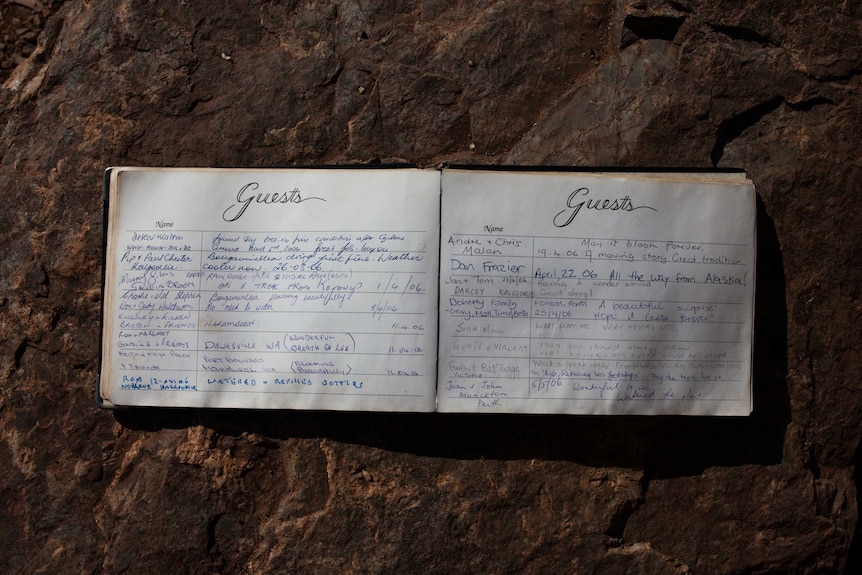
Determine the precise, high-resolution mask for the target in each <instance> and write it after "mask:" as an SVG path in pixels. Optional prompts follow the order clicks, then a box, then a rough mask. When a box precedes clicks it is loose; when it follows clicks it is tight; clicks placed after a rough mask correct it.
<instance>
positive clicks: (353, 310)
mask: <svg viewBox="0 0 862 575" xmlns="http://www.w3.org/2000/svg"><path fill="white" fill-rule="evenodd" d="M110 177H111V186H110V190H111V193H110V197H109V199H108V201H109V205H110V210H109V214H110V215H109V221H108V241H107V252H106V279H105V281H106V288H107V289H106V297H105V302H104V317H103V321H104V323H105V330H106V334H107V336H106V339H105V343H104V348H103V363H102V371H101V383H100V390H101V395H102V399H103V400H104V401H105V402H106V403H107V404H109V405H111V404H113V405H127V406H134V405H154V406H197V407H253V408H302V409H343V410H390V411H433V410H434V408H435V384H436V346H437V286H438V282H437V279H438V278H437V271H438V241H439V225H440V222H439V199H440V195H439V194H440V189H439V185H440V174H439V172H437V171H423V170H415V169H398V170H385V169H381V170H365V169H363V170H355V169H354V170H350V169H341V170H339V169H335V170H313V169H309V170H256V171H255V170H171V169H156V170H153V169H147V170H137V169H127V168H120V169H114V170H113V171H112V172H111V174H110Z"/></svg>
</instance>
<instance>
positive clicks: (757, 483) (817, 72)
mask: <svg viewBox="0 0 862 575" xmlns="http://www.w3.org/2000/svg"><path fill="white" fill-rule="evenodd" d="M860 51H862V6H860V4H859V3H857V2H846V1H845V2H833V1H826V0H821V1H819V2H818V1H816V0H798V1H793V2H774V1H772V0H753V1H752V0H745V1H743V0H735V1H728V2H708V1H706V0H668V1H667V2H666V3H665V2H661V1H657V0H638V1H636V2H634V3H632V4H627V3H625V2H617V3H613V2H603V1H598V0H582V1H576V2H554V1H551V0H541V1H536V2H519V1H516V0H507V1H501V2H496V3H488V2H479V1H469V0H456V1H446V2H444V1H441V0H426V1H420V0H414V1H410V0H403V1H396V0H387V1H381V2H378V1H371V0H358V1H347V0H345V1H336V2H327V1H314V0H312V1H305V0H303V1H288V2H271V1H266V2H261V1H253V2H248V3H246V2H233V1H227V0H214V1H210V2H200V1H198V0H153V1H148V2H144V1H137V0H135V1H133V0H126V1H108V0H88V1H71V0H70V1H69V2H67V3H66V4H65V5H63V7H62V9H61V10H60V11H59V12H58V13H56V14H55V15H53V16H52V17H51V18H50V19H49V20H48V22H47V24H46V27H45V29H44V31H43V33H42V35H41V36H40V38H39V41H38V45H37V47H36V48H35V50H34V51H33V54H32V55H31V56H30V57H29V59H27V60H26V61H25V62H23V63H22V64H21V65H20V66H19V67H18V68H17V69H16V70H15V71H14V73H13V74H12V75H11V76H10V77H9V79H8V80H7V81H6V82H5V83H4V84H3V87H2V90H0V156H2V160H0V190H2V193H3V208H2V210H0V246H2V252H0V342H2V343H0V502H2V506H0V549H2V551H0V572H3V573H64V572H68V573H101V572H106V573H113V572H124V573H171V572H176V573H179V572H183V573H294V572H295V573H307V572H316V573H351V572H357V573H363V572H375V573H517V572H524V573H598V574H620V573H621V574H635V573H667V574H683V573H697V574H701V573H703V574H728V575H729V574H740V575H742V574H764V573H803V574H828V573H844V572H848V573H855V572H860V571H862V562H860V559H862V554H860V550H862V534H860V533H859V532H858V531H857V519H858V503H857V499H858V497H859V491H858V488H859V482H860V477H859V476H858V475H856V473H857V472H856V471H855V469H856V466H858V464H859V463H860V462H862V456H860V447H859V446H860V435H862V427H860V420H862V397H860V379H862V374H860V368H862V361H860V349H862V346H860V334H862V326H860V319H862V303H860V301H862V300H860V284H862V281H860V280H862V277H860V270H862V258H860V254H862V249H860V248H862V241H860V240H862V221H860V216H859V211H858V208H857V204H856V202H857V201H859V197H860V193H862V189H860V184H859V182H860V180H862V161H860V153H859V143H860V133H862V98H860V82H862V54H860ZM397 160H407V161H411V162H416V163H419V164H421V165H434V164H437V163H439V162H443V161H453V160H454V161H458V162H471V163H493V164H561V165H615V166H617V165H618V166H698V167H709V166H736V167H744V168H746V169H747V170H748V172H749V174H750V175H751V177H752V178H753V180H754V181H755V183H756V185H757V189H758V194H759V225H760V229H759V235H758V252H759V256H758V257H759V260H758V266H759V267H758V280H757V281H758V294H757V317H756V325H757V328H756V331H757V334H756V343H755V356H756V357H755V361H756V368H755V372H756V373H755V376H756V383H755V401H756V406H757V407H756V412H755V414H754V415H753V416H752V417H750V418H739V419H720V420H717V419H708V418H688V419H685V418H655V419H649V418H625V417H614V418H599V417H596V418H586V417H567V418H558V417H502V416H491V417H479V416H463V417H460V416H459V417H452V416H439V415H409V416H408V415H386V414H363V413H347V414H330V413H292V412H281V413H247V412H213V411H195V410H177V411H172V410H151V411H142V412H133V413H116V414H114V413H109V412H104V411H99V410H98V409H96V408H95V407H94V404H93V400H92V393H93V392H92V390H93V385H94V381H95V377H96V369H97V356H98V348H99V298H100V280H101V241H102V240H101V234H102V205H101V189H100V185H101V174H102V170H103V169H104V168H105V167H106V166H108V165H121V164H142V165H165V166H180V165H185V166H279V165H293V164H299V163H315V164H318V163H344V162H363V163H364V162H375V161H397Z"/></svg>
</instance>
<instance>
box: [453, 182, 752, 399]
mask: <svg viewBox="0 0 862 575" xmlns="http://www.w3.org/2000/svg"><path fill="white" fill-rule="evenodd" d="M442 178H443V180H442V182H443V183H442V190H443V191H442V229H441V238H440V241H441V255H440V264H441V285H440V345H439V368H438V369H439V381H438V410H439V411H450V412H474V411H479V412H522V413H583V414H693V415H748V414H749V413H750V412H751V409H752V404H751V381H750V378H751V343H752V341H751V340H752V313H753V298H754V266H755V245H754V241H755V239H754V238H755V234H754V231H755V220H754V217H755V196H754V189H753V187H752V186H751V184H750V183H749V182H748V181H747V180H745V179H744V176H742V177H740V176H736V175H713V176H699V177H696V178H692V179H689V180H688V181H686V178H684V177H677V178H675V179H674V178H665V179H661V178H660V177H656V176H650V175H647V174H643V175H640V177H638V175H635V176H627V177H620V176H618V175H614V174H605V175H601V174H597V175H585V174H578V173H568V174H566V173H541V174H537V173H517V172H508V173H504V172H482V171H467V170H462V171H459V170H444V172H443V176H442ZM692 180H697V181H692Z"/></svg>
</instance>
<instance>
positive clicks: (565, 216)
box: [554, 188, 658, 228]
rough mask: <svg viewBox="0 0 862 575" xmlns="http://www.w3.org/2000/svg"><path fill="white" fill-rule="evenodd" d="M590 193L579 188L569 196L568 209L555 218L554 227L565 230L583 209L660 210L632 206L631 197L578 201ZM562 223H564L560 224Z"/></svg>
mask: <svg viewBox="0 0 862 575" xmlns="http://www.w3.org/2000/svg"><path fill="white" fill-rule="evenodd" d="M589 193H590V189H589V188H578V189H577V190H575V191H574V192H572V193H571V194H569V199H568V201H567V202H566V209H564V210H560V211H559V213H557V215H556V216H554V225H555V226H557V227H558V228H564V227H566V226H567V225H569V224H570V223H572V221H573V220H574V219H575V216H577V215H578V212H580V211H581V208H583V207H586V208H587V209H588V210H611V211H614V212H616V211H619V210H622V211H624V212H633V211H635V210H641V209H644V208H646V209H648V210H652V211H654V212H657V211H658V210H657V209H655V208H653V207H651V206H635V205H632V199H631V198H630V197H629V196H623V197H622V198H617V199H613V200H610V199H608V198H605V199H603V200H602V199H595V200H594V199H592V198H589V199H586V200H583V201H581V202H578V201H577V200H579V199H581V198H579V197H578V194H583V195H584V196H586V195H587V194H589ZM560 222H562V223H560Z"/></svg>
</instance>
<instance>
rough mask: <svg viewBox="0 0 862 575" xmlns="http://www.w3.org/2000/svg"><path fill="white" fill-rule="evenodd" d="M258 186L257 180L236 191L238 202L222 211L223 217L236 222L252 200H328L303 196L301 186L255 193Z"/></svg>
mask: <svg viewBox="0 0 862 575" xmlns="http://www.w3.org/2000/svg"><path fill="white" fill-rule="evenodd" d="M258 188H260V184H258V183H257V182H250V183H248V184H246V185H244V186H243V187H242V188H240V190H239V191H238V192H237V193H236V203H234V204H232V205H230V206H228V208H227V209H226V210H225V211H224V212H223V213H222V216H221V217H222V219H223V220H224V221H226V222H235V221H236V220H238V219H239V218H240V217H241V216H242V215H243V214H244V213H245V211H246V210H247V209H248V207H249V206H250V205H251V203H252V202H255V203H257V204H299V203H302V202H305V201H308V200H319V201H321V202H325V201H326V200H325V199H323V198H318V197H314V196H312V197H308V198H303V197H302V194H301V193H300V191H299V188H293V189H292V190H290V191H287V192H272V193H266V194H264V193H261V192H258V193H257V194H255V193H254V192H255V190H257V189H258Z"/></svg>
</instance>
